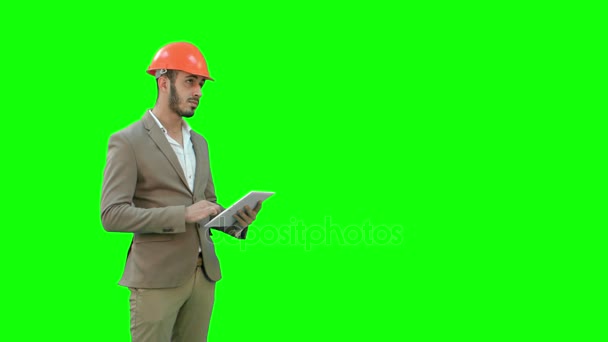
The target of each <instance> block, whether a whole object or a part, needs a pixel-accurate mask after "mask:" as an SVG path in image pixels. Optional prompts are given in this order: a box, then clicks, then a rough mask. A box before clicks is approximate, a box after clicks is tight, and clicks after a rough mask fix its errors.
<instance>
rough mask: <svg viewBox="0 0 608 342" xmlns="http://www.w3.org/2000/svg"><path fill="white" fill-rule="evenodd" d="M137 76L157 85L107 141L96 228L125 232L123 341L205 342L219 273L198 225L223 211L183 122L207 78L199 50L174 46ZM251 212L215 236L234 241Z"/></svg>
mask: <svg viewBox="0 0 608 342" xmlns="http://www.w3.org/2000/svg"><path fill="white" fill-rule="evenodd" d="M147 72H148V73H149V74H151V75H154V76H155V77H156V79H157V81H156V82H157V88H158V97H157V100H156V104H155V105H154V108H152V109H151V110H148V111H146V113H145V114H144V116H143V118H142V119H141V120H140V121H138V122H135V123H134V124H132V125H130V126H128V127H127V128H125V129H123V130H121V131H119V132H117V133H115V134H113V135H112V136H111V137H110V142H109V146H108V154H107V162H106V167H105V171H104V180H103V188H102V199H101V220H102V224H103V227H104V229H105V230H106V231H109V232H128V233H133V240H132V242H131V246H130V248H129V251H128V253H127V261H126V265H125V270H124V273H123V276H122V279H121V280H120V282H119V284H120V285H123V286H127V287H129V289H130V291H131V296H130V304H131V336H132V340H133V341H145V342H155V341H158V342H168V341H183V342H195V341H206V340H207V332H208V328H209V320H210V318H211V311H212V307H213V302H214V293H215V282H216V281H218V280H220V278H221V272H220V266H219V262H218V259H217V256H216V254H215V250H214V246H213V241H212V240H211V238H210V236H211V235H212V234H211V231H210V230H209V229H208V228H204V225H205V223H207V222H209V220H210V217H212V216H214V215H217V214H218V213H220V212H221V211H222V210H223V208H222V207H221V206H220V205H219V204H218V203H217V201H216V195H215V189H214V187H213V180H212V177H211V171H210V167H209V158H208V152H207V143H206V141H205V139H204V138H203V137H202V136H201V135H199V134H197V133H196V132H194V131H193V130H191V128H190V126H189V125H188V124H187V123H186V122H185V121H184V120H183V118H184V117H186V118H188V117H192V116H193V115H194V111H195V110H196V108H197V107H198V105H199V100H200V98H201V96H202V87H203V85H204V84H205V82H206V81H212V80H213V79H212V78H211V77H210V76H209V72H208V70H207V63H206V61H205V59H204V58H203V55H202V54H201V52H200V51H199V50H198V49H197V48H196V47H195V46H194V45H192V44H189V43H183V42H179V43H172V44H168V45H166V46H164V47H163V48H161V49H160V50H159V51H158V53H157V54H156V56H155V57H154V59H153V61H152V63H151V65H150V67H149V68H148V71H147ZM260 207H261V203H258V204H257V205H256V207H255V208H254V209H251V208H249V207H246V208H245V211H240V212H239V213H238V214H237V215H235V218H236V220H237V224H236V225H235V226H232V227H228V228H216V229H218V230H221V231H223V232H225V233H227V234H230V235H232V236H234V237H236V238H239V239H244V238H245V236H246V235H247V229H248V226H249V225H250V224H251V223H252V222H253V220H255V218H256V216H257V213H258V212H259V210H260Z"/></svg>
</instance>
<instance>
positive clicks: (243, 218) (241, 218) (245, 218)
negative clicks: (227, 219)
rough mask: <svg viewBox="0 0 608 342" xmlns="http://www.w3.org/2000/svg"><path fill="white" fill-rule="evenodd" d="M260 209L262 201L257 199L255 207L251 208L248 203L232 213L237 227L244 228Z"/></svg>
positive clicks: (253, 219)
mask: <svg viewBox="0 0 608 342" xmlns="http://www.w3.org/2000/svg"><path fill="white" fill-rule="evenodd" d="M260 209H262V201H258V204H257V205H256V206H255V208H253V209H251V208H250V207H249V206H248V205H246V206H245V210H243V209H241V210H239V211H238V212H237V214H234V215H232V217H234V218H235V219H236V222H237V223H236V224H235V225H236V226H237V227H239V228H245V227H247V226H249V225H250V224H251V223H252V222H253V221H255V218H256V216H258V213H259V212H260Z"/></svg>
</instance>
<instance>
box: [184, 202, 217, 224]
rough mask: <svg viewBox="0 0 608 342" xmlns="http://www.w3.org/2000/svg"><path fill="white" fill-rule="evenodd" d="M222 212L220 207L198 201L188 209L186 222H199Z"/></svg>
mask: <svg viewBox="0 0 608 342" xmlns="http://www.w3.org/2000/svg"><path fill="white" fill-rule="evenodd" d="M220 211H221V209H220V206H219V205H217V204H214V203H211V202H209V201H206V200H202V201H198V202H196V203H194V204H193V205H191V206H189V207H186V222H187V223H194V222H198V221H200V220H202V219H204V218H206V217H209V216H212V215H217V214H219V213H220Z"/></svg>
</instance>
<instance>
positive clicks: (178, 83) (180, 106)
mask: <svg viewBox="0 0 608 342" xmlns="http://www.w3.org/2000/svg"><path fill="white" fill-rule="evenodd" d="M170 83H171V86H170V89H169V108H170V109H171V110H172V111H174V112H175V113H177V114H178V115H179V116H182V117H187V118H190V117H192V116H194V111H195V110H196V107H198V101H199V100H200V98H201V96H202V88H203V85H204V84H205V79H203V77H202V76H197V75H192V74H188V73H185V72H182V71H178V73H177V76H176V77H175V82H170Z"/></svg>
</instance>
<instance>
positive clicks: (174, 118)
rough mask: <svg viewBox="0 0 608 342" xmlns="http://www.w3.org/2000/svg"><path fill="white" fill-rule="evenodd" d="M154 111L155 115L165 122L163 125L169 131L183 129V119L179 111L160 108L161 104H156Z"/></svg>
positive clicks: (175, 131) (174, 131) (162, 122)
mask: <svg viewBox="0 0 608 342" xmlns="http://www.w3.org/2000/svg"><path fill="white" fill-rule="evenodd" d="M152 113H154V116H156V118H157V119H158V121H160V123H161V124H163V127H165V129H166V130H167V131H169V132H172V133H177V132H180V131H181V129H182V122H183V119H182V117H181V116H179V115H178V114H177V113H175V112H173V111H172V110H170V109H163V108H160V107H159V106H154V108H153V109H152Z"/></svg>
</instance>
